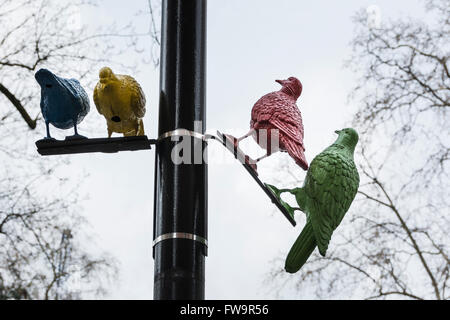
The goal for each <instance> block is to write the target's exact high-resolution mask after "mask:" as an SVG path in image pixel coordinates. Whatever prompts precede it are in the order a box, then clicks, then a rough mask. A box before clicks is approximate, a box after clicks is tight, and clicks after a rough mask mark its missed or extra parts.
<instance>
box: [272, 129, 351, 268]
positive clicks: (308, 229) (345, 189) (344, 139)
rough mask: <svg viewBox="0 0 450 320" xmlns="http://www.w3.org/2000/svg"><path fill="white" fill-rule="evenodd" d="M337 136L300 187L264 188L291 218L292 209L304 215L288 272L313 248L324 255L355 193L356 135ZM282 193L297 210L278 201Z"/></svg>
mask: <svg viewBox="0 0 450 320" xmlns="http://www.w3.org/2000/svg"><path fill="white" fill-rule="evenodd" d="M336 133H337V134H338V135H339V137H338V139H337V141H336V142H335V143H334V144H332V145H331V146H330V147H328V148H327V149H325V151H323V152H322V153H320V154H319V155H318V156H317V157H315V158H314V160H313V161H312V162H311V166H310V168H309V170H308V172H307V174H306V179H305V182H304V185H303V187H302V188H296V189H284V190H279V189H277V188H276V187H274V186H271V185H268V184H267V185H266V186H267V187H268V188H269V189H270V190H271V191H272V192H273V193H274V194H275V196H276V197H277V198H278V199H279V200H280V201H281V202H282V204H283V206H284V207H286V209H287V210H288V211H289V212H290V214H291V215H292V216H293V214H294V211H295V210H300V211H303V212H304V213H306V225H305V227H304V228H303V230H302V232H301V233H300V236H299V237H298V238H297V241H295V243H294V245H293V247H292V248H291V250H290V252H289V254H288V256H287V259H286V266H285V269H286V271H287V272H289V273H295V272H297V271H298V270H300V268H301V267H302V266H303V265H304V264H305V263H306V260H308V258H309V256H310V255H311V254H312V252H313V251H314V249H315V247H316V246H317V247H319V252H320V254H321V255H322V256H325V254H326V252H327V249H328V244H329V242H330V240H331V236H332V234H333V232H334V230H335V229H336V228H337V227H338V226H339V224H340V223H341V221H342V219H343V218H344V215H345V213H346V212H347V211H348V209H349V208H350V205H351V204H352V202H353V199H354V198H355V196H356V193H357V191H358V187H359V174H358V170H357V169H356V166H355V163H354V161H353V154H354V151H355V147H356V144H357V143H358V133H357V132H356V131H355V130H354V129H351V128H348V129H344V130H341V131H336ZM284 192H289V193H291V194H293V195H295V198H296V200H297V203H298V206H299V208H292V207H291V206H290V205H289V204H287V203H286V202H284V201H283V200H281V198H280V195H281V194H282V193H284Z"/></svg>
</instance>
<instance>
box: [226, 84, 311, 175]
mask: <svg viewBox="0 0 450 320" xmlns="http://www.w3.org/2000/svg"><path fill="white" fill-rule="evenodd" d="M276 82H278V83H279V84H280V85H281V86H282V88H281V90H279V91H276V92H272V93H269V94H266V95H265V96H263V97H262V98H261V99H259V100H258V101H257V102H256V104H255V105H254V106H253V109H252V115H251V121H250V131H249V132H248V133H247V134H246V135H245V136H243V137H241V138H239V139H236V138H234V137H231V136H229V137H231V138H232V139H233V140H234V144H235V146H236V147H238V144H239V142H240V141H242V140H244V139H245V138H247V137H249V136H253V138H254V139H255V140H256V142H257V143H258V144H259V145H260V146H261V147H262V148H264V149H266V150H267V153H266V154H265V155H264V156H263V157H261V158H258V159H256V160H253V161H251V162H253V165H252V167H253V169H255V170H256V168H257V167H256V163H257V162H259V161H261V160H262V159H265V158H267V157H268V156H270V155H271V154H272V153H275V152H277V151H282V152H288V153H289V155H290V156H291V157H292V158H293V159H294V160H295V162H296V163H297V165H299V166H300V167H301V168H302V169H304V170H307V169H308V162H307V161H306V158H305V153H304V152H305V147H304V145H303V135H304V130H303V121H302V115H301V113H300V110H299V109H298V107H297V104H296V102H297V99H298V98H299V97H300V95H301V93H302V90H303V87H302V84H301V82H300V80H298V79H297V78H295V77H290V78H289V79H287V80H276ZM276 130H278V134H277V131H276ZM276 134H277V135H276ZM274 135H276V136H274ZM277 140H278V146H276V145H272V142H273V141H277Z"/></svg>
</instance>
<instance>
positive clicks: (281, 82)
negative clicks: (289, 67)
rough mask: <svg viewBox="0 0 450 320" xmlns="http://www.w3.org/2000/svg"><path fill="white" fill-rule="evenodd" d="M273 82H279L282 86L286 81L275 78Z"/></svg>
mask: <svg viewBox="0 0 450 320" xmlns="http://www.w3.org/2000/svg"><path fill="white" fill-rule="evenodd" d="M275 82H277V83H279V84H281V85H282V86H284V84H285V83H286V80H275Z"/></svg>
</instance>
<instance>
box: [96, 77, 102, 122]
mask: <svg viewBox="0 0 450 320" xmlns="http://www.w3.org/2000/svg"><path fill="white" fill-rule="evenodd" d="M99 91H100V86H99V84H97V85H96V86H95V89H94V104H95V107H96V108H97V111H98V113H100V114H101V115H103V112H102V107H101V101H100V92H99Z"/></svg>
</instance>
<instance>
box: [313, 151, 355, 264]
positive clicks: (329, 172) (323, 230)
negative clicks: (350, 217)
mask: <svg viewBox="0 0 450 320" xmlns="http://www.w3.org/2000/svg"><path fill="white" fill-rule="evenodd" d="M349 162H350V159H349V160H348V161H343V160H342V156H340V155H338V154H337V153H335V152H327V151H325V152H323V153H321V154H319V155H318V156H317V157H316V158H315V159H314V160H313V161H312V162H311V167H310V169H309V171H308V174H307V177H306V181H305V188H304V189H305V192H306V194H307V197H308V213H309V218H310V220H311V223H312V226H313V229H314V235H315V237H316V241H317V246H318V247H319V252H320V254H321V255H323V256H325V253H326V251H327V249H328V244H329V242H330V240H331V236H332V234H333V232H334V230H335V229H336V228H337V226H338V225H339V223H340V222H341V221H342V218H343V217H344V215H345V213H346V212H347V210H348V209H349V207H350V205H351V203H352V201H353V199H354V197H355V195H356V192H357V189H358V185H359V178H358V181H357V183H355V182H356V181H355V177H354V173H353V172H352V170H353V168H352V167H351V165H350V164H349ZM353 166H354V165H353ZM354 169H355V170H356V168H354ZM356 176H357V172H356Z"/></svg>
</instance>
